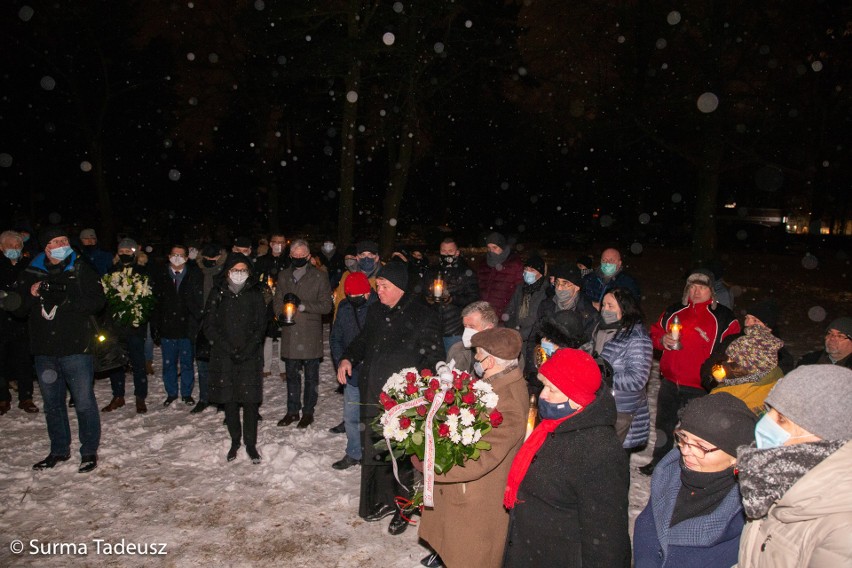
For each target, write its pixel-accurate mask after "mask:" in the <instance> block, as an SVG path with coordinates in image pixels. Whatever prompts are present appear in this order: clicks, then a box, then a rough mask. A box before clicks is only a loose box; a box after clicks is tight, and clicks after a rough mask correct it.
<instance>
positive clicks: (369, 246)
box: [355, 241, 379, 254]
mask: <svg viewBox="0 0 852 568" xmlns="http://www.w3.org/2000/svg"><path fill="white" fill-rule="evenodd" d="M362 252H371V253H373V254H379V244H378V243H377V242H376V241H358V242H357V243H356V244H355V254H361V253H362Z"/></svg>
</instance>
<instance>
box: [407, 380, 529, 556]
mask: <svg viewBox="0 0 852 568" xmlns="http://www.w3.org/2000/svg"><path fill="white" fill-rule="evenodd" d="M491 380H492V383H491V384H492V385H493V386H494V392H495V393H497V396H498V397H499V401H498V402H497V410H499V411H500V412H501V413H502V414H503V423H502V424H501V425H500V426H498V427H497V428H494V429H493V430H491V431H490V432H489V433H488V434H486V435H485V436H484V437H483V440H486V441H488V442H490V443H491V449H490V450H488V451H485V452H482V454H481V455H480V458H479V459H478V460H475V461H474V460H469V461H468V462H466V463H465V465H464V466H456V467H454V468H452V469H450V471H448V472H447V473H446V474H445V475H438V476H436V478H435V480H436V483H435V507H434V508H425V509H424V510H423V515H422V518H421V521H420V533H419V534H420V538H422V539H423V540H425V541H427V542H428V543H429V545H430V546H431V547H432V548H434V549H435V551H436V552H437V553H438V554H440V555H441V558H442V559H443V561H444V565H445V566H447V568H456V567H457V566H475V567H476V568H489V567H499V566H500V565H501V563H502V561H503V546H504V544H505V542H506V531H507V529H508V526H509V514H508V513H507V512H506V509H505V508H503V493H504V491H505V490H506V479H507V478H508V476H509V469H510V468H511V467H512V460H513V459H514V458H515V454H516V453H517V451H518V448H520V447H521V444H522V443H523V441H524V434H525V433H526V425H527V414H528V411H529V394H528V391H527V383H526V381H525V380H524V377H523V374H522V373H521V370H520V369H518V368H515V369H512V370H510V371H508V372H505V374H502V375H501V374H498V375H495V376H494V377H491Z"/></svg>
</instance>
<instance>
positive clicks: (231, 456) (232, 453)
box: [228, 442, 240, 462]
mask: <svg viewBox="0 0 852 568" xmlns="http://www.w3.org/2000/svg"><path fill="white" fill-rule="evenodd" d="M239 449H240V443H239V442H231V449H230V450H228V461H229V462H232V461H234V460H235V459H237V451H238V450H239Z"/></svg>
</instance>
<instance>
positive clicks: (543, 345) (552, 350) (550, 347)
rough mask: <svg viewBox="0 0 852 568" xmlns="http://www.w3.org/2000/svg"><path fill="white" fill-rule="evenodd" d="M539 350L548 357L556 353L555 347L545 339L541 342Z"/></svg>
mask: <svg viewBox="0 0 852 568" xmlns="http://www.w3.org/2000/svg"><path fill="white" fill-rule="evenodd" d="M541 348H542V350H544V352H545V353H547V356H548V357H550V356H551V355H553V354H554V353H556V346H555V345H554V344H552V343H551V342H549V341H548V340H546V339H542V340H541Z"/></svg>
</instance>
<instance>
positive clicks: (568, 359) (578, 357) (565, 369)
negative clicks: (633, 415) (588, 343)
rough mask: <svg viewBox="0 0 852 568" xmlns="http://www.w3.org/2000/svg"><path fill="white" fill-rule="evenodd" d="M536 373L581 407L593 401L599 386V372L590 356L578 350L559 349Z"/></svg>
mask: <svg viewBox="0 0 852 568" xmlns="http://www.w3.org/2000/svg"><path fill="white" fill-rule="evenodd" d="M538 372H539V373H541V374H542V375H544V377H545V378H546V379H547V380H548V381H550V382H551V383H553V386H555V387H556V388H558V389H559V390H561V391H562V393H563V394H564V395H565V396H567V397H568V398H570V399H571V400H573V401H574V402H576V403H577V404H580V405H582V406H587V405H588V404H590V403H591V402H592V401H594V400H595V393H596V392H598V389H599V388H600V386H601V370H600V368H599V367H598V364H597V363H595V360H594V359H592V356H591V355H589V354H588V353H586V352H585V351H580V350H579V349H560V350H558V351H557V352H556V353H554V354H553V356H552V357H551V358H550V359H548V360H547V362H545V364H544V365H542V366H541V367H539V369H538Z"/></svg>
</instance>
